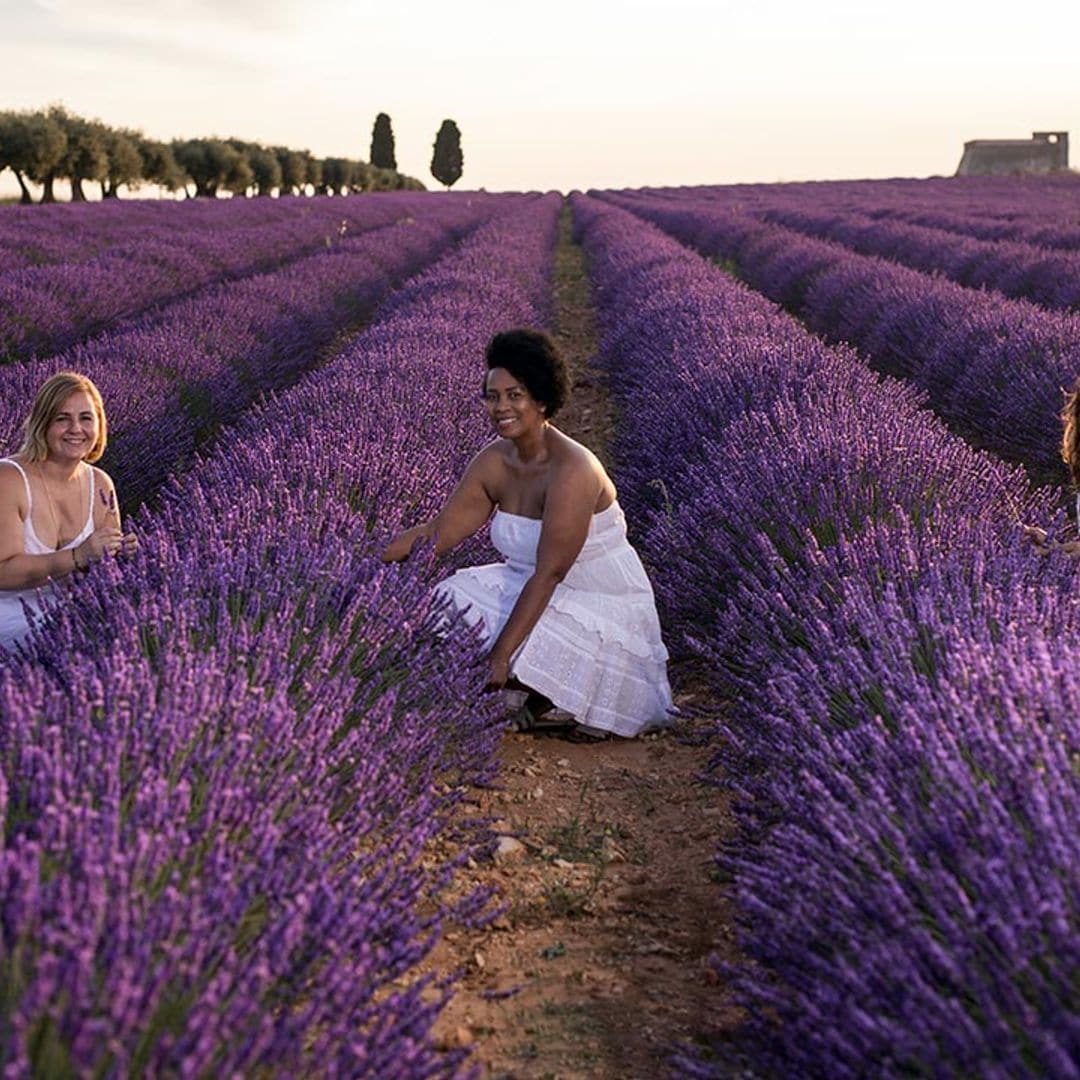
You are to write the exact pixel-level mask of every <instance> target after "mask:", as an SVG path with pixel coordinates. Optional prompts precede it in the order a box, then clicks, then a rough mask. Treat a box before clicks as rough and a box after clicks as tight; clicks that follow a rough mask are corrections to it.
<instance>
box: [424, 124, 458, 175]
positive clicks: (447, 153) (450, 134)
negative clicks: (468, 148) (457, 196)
mask: <svg viewBox="0 0 1080 1080" xmlns="http://www.w3.org/2000/svg"><path fill="white" fill-rule="evenodd" d="M464 163H465V159H464V157H463V156H462V153H461V132H460V131H458V126H457V124H455V123H454V121H453V120H444V121H443V122H442V126H441V127H440V128H439V133H438V134H437V135H436V136H435V152H434V153H433V154H432V155H431V175H432V176H434V177H435V179H436V180H438V181H439V183H440V184H445V185H446V187H447V188H448V189H449V188H451V187H453V185H454V184H456V183H457V182H458V181H459V180H460V179H461V168H462V166H463V165H464Z"/></svg>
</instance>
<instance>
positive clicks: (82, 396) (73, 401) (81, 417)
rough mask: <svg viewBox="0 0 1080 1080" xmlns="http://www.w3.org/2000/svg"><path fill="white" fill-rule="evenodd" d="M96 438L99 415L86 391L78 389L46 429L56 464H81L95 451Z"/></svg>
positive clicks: (64, 403)
mask: <svg viewBox="0 0 1080 1080" xmlns="http://www.w3.org/2000/svg"><path fill="white" fill-rule="evenodd" d="M97 438H98V414H97V410H96V409H95V408H94V402H93V400H92V399H91V397H90V395H89V394H88V393H87V392H86V391H85V390H76V391H75V392H74V393H72V394H69V395H68V396H67V397H66V398H64V400H63V401H62V402H61V404H60V408H59V409H58V410H57V411H56V412H55V413H54V414H53V418H52V419H51V420H50V421H49V426H48V427H47V428H46V429H45V442H46V445H47V446H48V448H49V458H50V459H52V460H53V461H72V460H76V461H81V460H82V459H83V458H84V457H86V455H87V454H89V453H90V451H91V450H92V449H93V448H94V444H95V443H96V442H97Z"/></svg>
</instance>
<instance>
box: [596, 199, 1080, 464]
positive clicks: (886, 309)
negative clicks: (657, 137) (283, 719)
mask: <svg viewBox="0 0 1080 1080" xmlns="http://www.w3.org/2000/svg"><path fill="white" fill-rule="evenodd" d="M605 197H606V198H608V199H609V200H610V201H614V202H616V203H618V204H619V205H624V206H627V207H630V208H632V209H633V210H634V212H635V213H637V214H639V215H640V216H642V217H644V218H646V219H648V220H650V221H653V222H654V223H655V224H658V225H660V227H661V228H663V229H665V230H666V231H668V232H670V233H671V234H672V235H673V236H675V237H677V238H678V239H681V240H684V241H685V242H687V243H689V244H691V245H693V246H694V247H696V248H699V249H700V250H701V251H703V252H706V253H707V254H710V255H714V256H719V257H721V258H723V259H727V260H730V261H731V262H732V263H733V264H734V265H735V266H736V267H737V269H738V273H739V275H740V276H741V277H743V278H744V279H745V280H746V281H747V283H748V284H750V285H751V286H753V287H754V288H755V289H758V290H760V291H761V292H763V293H764V294H765V295H766V296H768V297H770V298H771V299H773V300H776V301H777V302H778V303H781V304H783V305H784V306H785V307H787V308H789V309H790V310H792V311H794V312H795V313H797V314H798V315H799V316H800V317H801V318H802V319H803V320H805V322H806V323H807V325H808V326H809V327H810V328H811V329H813V330H814V331H816V332H818V333H820V334H822V335H823V336H824V337H826V338H827V339H828V340H830V341H846V342H850V343H851V344H853V345H855V346H856V347H857V348H858V349H859V350H860V351H861V352H862V353H863V354H864V355H866V356H867V357H869V358H870V359H871V360H872V361H873V362H874V363H875V364H876V365H878V366H880V367H882V368H884V369H886V370H888V371H890V372H892V373H895V374H899V375H902V376H903V377H904V378H908V379H910V380H912V381H913V382H914V383H916V384H917V385H918V386H920V387H922V388H924V389H926V390H927V391H929V394H930V401H931V403H932V405H933V407H934V409H935V411H937V412H938V413H939V414H940V415H942V416H943V417H945V418H946V419H947V420H949V421H951V422H952V423H954V424H956V425H958V426H959V427H960V428H961V429H962V430H963V431H964V432H965V433H967V434H969V435H970V436H971V437H972V438H973V439H974V440H976V441H977V442H978V443H979V444H980V445H983V446H986V447H988V448H992V449H994V450H995V451H997V452H998V453H1000V454H1003V455H1005V456H1008V457H1011V458H1014V459H1017V460H1020V461H1024V462H1027V463H1029V464H1031V465H1034V466H1036V467H1038V468H1040V469H1043V470H1050V469H1054V468H1056V464H1057V460H1058V456H1057V430H1058V426H1057V412H1058V409H1059V408H1060V403H1061V388H1062V387H1063V386H1069V385H1071V383H1072V381H1073V379H1074V378H1075V374H1076V371H1077V370H1078V369H1080V319H1078V318H1077V317H1075V316H1071V315H1065V314H1060V313H1056V312H1048V311H1044V310H1042V309H1040V308H1038V307H1037V306H1035V305H1033V304H1030V303H1027V302H1024V301H1019V300H1008V299H1003V298H1001V297H997V296H994V295H992V294H987V293H983V292H981V291H976V290H972V289H965V288H963V287H962V286H959V285H956V284H954V283H952V282H948V281H944V280H941V279H940V278H937V277H930V276H927V275H925V274H920V273H918V272H916V271H913V270H908V269H906V268H903V267H899V266H895V265H893V264H890V263H888V262H886V261H885V260H883V259H878V258H871V257H868V256H862V255H856V254H853V253H852V252H850V251H848V250H846V249H845V248H842V247H840V246H839V245H837V244H833V243H830V242H828V241H824V240H817V239H813V238H810V237H805V236H802V235H800V234H799V233H797V232H794V231H793V230H791V229H786V228H783V227H782V226H779V225H770V224H766V223H761V222H758V221H756V220H755V219H754V218H752V217H751V216H750V215H747V214H745V213H742V212H738V211H731V210H729V211H722V212H715V211H713V210H710V209H708V208H700V209H693V208H687V207H685V206H684V205H682V203H680V206H679V208H676V207H674V206H673V205H672V204H670V203H668V202H665V201H662V200H661V201H656V202H652V201H650V200H648V199H646V198H642V197H638V198H635V199H625V198H623V197H621V196H618V195H608V196H605Z"/></svg>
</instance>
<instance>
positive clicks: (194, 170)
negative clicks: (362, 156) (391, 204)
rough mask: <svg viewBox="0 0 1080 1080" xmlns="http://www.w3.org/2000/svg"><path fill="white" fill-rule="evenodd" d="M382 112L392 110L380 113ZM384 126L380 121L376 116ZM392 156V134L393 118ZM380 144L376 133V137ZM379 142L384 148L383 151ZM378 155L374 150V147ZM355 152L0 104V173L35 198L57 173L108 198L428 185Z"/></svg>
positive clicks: (80, 193) (78, 195)
mask: <svg viewBox="0 0 1080 1080" xmlns="http://www.w3.org/2000/svg"><path fill="white" fill-rule="evenodd" d="M379 115H380V117H386V114H385V113H380V114H379ZM376 126H378V121H377V122H376ZM385 126H386V133H385V134H386V136H388V137H389V159H390V160H391V161H393V153H394V150H393V136H392V134H390V121H389V117H386V124H385ZM372 147H373V150H374V139H373V140H372ZM381 152H382V151H381V149H380V153H381ZM373 162H374V154H373ZM373 162H372V163H369V162H366V161H354V160H351V159H349V158H340V157H330V158H317V157H315V156H314V155H313V154H312V153H311V152H310V151H308V150H294V149H291V148H290V147H287V146H263V145H261V144H259V143H254V142H248V141H246V140H244V139H217V138H208V139H173V140H172V142H160V141H158V140H156V139H148V138H147V137H146V136H145V135H143V133H142V132H141V131H133V130H131V129H129V128H113V127H109V126H108V125H107V124H103V123H102V122H101V121H100V120H86V119H84V118H83V117H81V116H76V115H75V114H74V113H71V112H69V111H68V110H67V109H65V108H64V107H63V106H62V105H52V106H50V107H49V108H48V109H40V110H37V111H24V112H13V111H0V172H2V171H3V170H4V169H5V168H7V169H11V170H12V172H14V174H15V179H16V180H18V182H19V188H20V189H21V191H22V201H23V202H24V203H29V202H32V201H33V199H32V197H31V194H30V188H29V187H28V186H27V182H28V181H30V182H32V183H35V184H40V185H41V188H42V194H41V199H40V201H41V202H46V203H48V202H54V201H55V195H54V193H53V185H54V183H55V182H56V181H57V180H69V181H70V182H71V197H72V199H73V200H74V201H76V202H78V201H82V200H85V198H86V189H85V187H84V185H85V184H87V183H98V184H100V185H101V195H102V198H105V199H109V198H115V197H116V195H117V192H118V191H119V189H120V188H122V187H128V188H129V189H135V188H138V187H139V186H140V185H142V184H158V185H160V186H161V187H163V188H165V189H166V190H167V191H181V190H182V191H184V192H185V193H186V194H187V195H188V196H189V197H190V196H199V197H206V198H213V197H215V196H216V195H218V194H219V193H221V192H229V193H231V194H233V195H240V196H242V195H271V194H273V193H274V192H277V193H278V194H279V195H304V194H307V193H309V192H315V193H321V194H325V195H342V194H352V193H357V192H362V191H395V190H400V189H407V190H410V191H423V190H424V185H423V184H422V183H421V182H420V181H419V180H416V179H414V178H413V177H411V176H404V175H403V174H401V173H399V172H398V171H397V170H396V168H394V167H393V166H390V167H386V166H382V165H379V164H375V163H373Z"/></svg>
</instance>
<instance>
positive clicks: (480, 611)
mask: <svg viewBox="0 0 1080 1080" xmlns="http://www.w3.org/2000/svg"><path fill="white" fill-rule="evenodd" d="M540 527H541V522H540V521H539V520H537V519H536V518H527V517H521V516H520V515H518V514H508V513H506V512H505V511H502V510H496V512H495V516H494V517H493V518H492V520H491V542H492V543H493V544H494V545H495V547H496V549H497V550H498V551H499V552H500V554H502V555H503V556H504V557H505V559H506V562H502V563H489V564H488V565H486V566H472V567H469V568H468V569H465V570H459V571H458V572H457V573H456V574H453V575H452V576H451V577H449V578H447V579H446V580H445V581H442V582H440V584H439V585H438V586H437V587H436V591H437V592H438V593H439V594H440V595H441V596H444V597H447V598H448V599H449V600H450V601H451V602H452V604H453V606H454V608H456V609H457V610H458V611H460V612H462V618H463V619H464V621H465V622H467V623H468V624H469V625H471V626H476V627H479V628H480V630H481V632H482V633H483V635H484V638H485V640H486V641H488V642H491V641H493V640H494V639H495V638H496V637H498V635H499V633H500V632H501V631H502V628H503V626H505V624H506V620H507V619H508V618H509V617H510V611H511V609H512V608H513V606H514V604H515V602H516V601H517V598H518V596H519V595H520V593H521V590H522V589H523V588H524V587H525V583H526V582H527V581H528V580H529V578H530V577H531V576H532V574H533V572H534V571H535V570H536V549H537V545H538V543H539V540H540ZM667 659H668V654H667V649H665V648H664V643H663V642H662V641H661V639H660V620H659V619H658V617H657V614H656V601H655V599H654V597H653V591H652V586H651V585H650V584H649V579H648V577H647V576H646V574H645V568H644V567H643V566H642V565H641V560H640V559H639V558H638V555H637V552H636V551H634V549H633V548H632V547H631V546H630V543H629V541H628V540H627V538H626V518H625V516H624V515H623V512H622V509H621V508H620V507H619V504H618V503H617V502H615V503H612V504H611V506H609V507H608V508H607V509H606V510H601V511H600V512H599V513H598V514H594V515H593V519H592V522H591V523H590V525H589V534H588V537H587V538H586V540H585V545H584V547H582V549H581V552H580V553H579V554H578V557H577V559H576V560H575V561H574V565H573V566H571V567H570V570H569V572H568V573H567V575H566V577H565V578H564V579H563V580H562V582H560V583H559V584H558V585H556V586H555V592H554V594H553V595H552V597H551V600H550V602H549V603H548V606H547V608H546V609H545V610H544V613H543V614H542V615H541V616H540V619H539V621H538V622H537V624H536V626H534V627H533V629H532V632H531V633H530V634H529V636H528V637H527V638H526V639H525V641H524V642H523V643H522V644H521V647H520V648H519V649H518V650H517V652H516V653H515V654H514V656H513V658H512V660H511V663H510V671H511V674H513V675H514V676H515V677H516V678H517V679H518V680H519V681H520V682H522V683H523V684H524V685H525V686H528V687H530V688H532V689H533V690H536V691H538V692H539V693H541V694H544V695H545V696H546V697H548V698H550V699H551V700H552V701H553V702H554V703H555V705H557V706H558V707H559V708H560V709H565V710H566V711H567V712H568V713H571V714H572V715H573V716H574V718H575V719H576V720H577V721H578V723H580V724H583V725H585V726H586V727H588V728H591V729H594V730H597V731H609V732H614V733H615V734H617V735H623V736H633V735H638V734H640V733H641V732H643V731H647V730H649V729H650V728H656V727H662V726H665V725H666V724H669V723H670V722H671V708H672V701H671V687H670V686H669V685H668V679H667Z"/></svg>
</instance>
